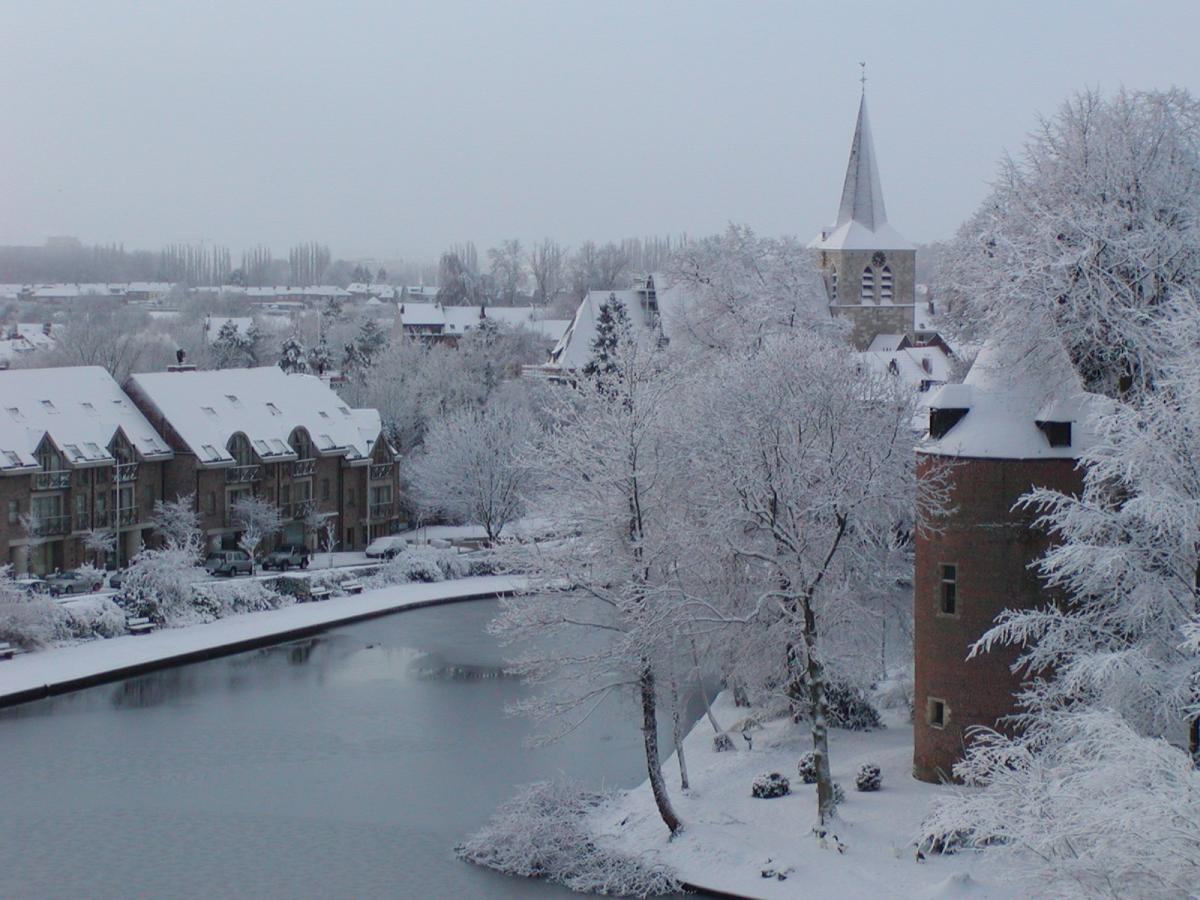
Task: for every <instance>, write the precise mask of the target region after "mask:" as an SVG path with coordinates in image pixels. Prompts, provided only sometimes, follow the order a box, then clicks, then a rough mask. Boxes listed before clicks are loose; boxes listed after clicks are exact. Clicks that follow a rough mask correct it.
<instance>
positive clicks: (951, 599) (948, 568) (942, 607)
mask: <svg viewBox="0 0 1200 900" xmlns="http://www.w3.org/2000/svg"><path fill="white" fill-rule="evenodd" d="M938 570H939V573H940V575H941V578H940V580H939V582H938V612H940V613H941V614H942V615H944V616H955V615H958V566H957V565H952V564H950V563H942V564H941V565H940V566H939V567H938Z"/></svg>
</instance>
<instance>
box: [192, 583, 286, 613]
mask: <svg viewBox="0 0 1200 900" xmlns="http://www.w3.org/2000/svg"><path fill="white" fill-rule="evenodd" d="M294 602H295V600H294V598H293V597H292V596H290V595H288V594H284V593H280V592H278V591H274V590H271V588H270V587H268V585H267V584H266V583H264V582H262V581H255V580H248V581H231V582H206V583H204V584H198V585H196V586H195V587H194V588H193V605H194V606H196V607H197V608H199V609H201V610H202V612H204V613H205V614H210V615H213V617H214V618H221V617H222V616H231V615H237V614H239V613H248V612H260V611H262V610H267V609H279V607H281V606H290V605H291V604H292V603H294Z"/></svg>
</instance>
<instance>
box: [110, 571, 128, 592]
mask: <svg viewBox="0 0 1200 900" xmlns="http://www.w3.org/2000/svg"><path fill="white" fill-rule="evenodd" d="M124 580H125V570H124V569H117V571H115V572H113V573H112V574H111V575H109V576H108V586H109V587H110V588H112V589H113V590H114V591H119V590H120V589H121V582H122V581H124Z"/></svg>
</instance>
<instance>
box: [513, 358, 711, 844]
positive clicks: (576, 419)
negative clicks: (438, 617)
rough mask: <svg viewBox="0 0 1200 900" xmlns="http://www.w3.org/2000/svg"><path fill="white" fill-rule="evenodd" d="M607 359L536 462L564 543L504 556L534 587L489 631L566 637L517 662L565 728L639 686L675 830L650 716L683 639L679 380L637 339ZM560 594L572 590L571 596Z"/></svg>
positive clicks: (563, 399) (658, 797)
mask: <svg viewBox="0 0 1200 900" xmlns="http://www.w3.org/2000/svg"><path fill="white" fill-rule="evenodd" d="M611 362H612V363H613V366H612V370H611V373H610V378H609V381H608V383H607V385H606V389H605V390H604V391H599V390H597V389H596V387H595V385H593V384H590V383H589V382H588V381H587V379H584V380H583V382H582V383H581V384H580V385H579V387H578V390H576V391H572V392H570V393H567V392H565V391H564V392H563V393H561V394H558V395H557V396H556V397H554V398H552V399H551V402H552V404H554V407H555V408H554V420H555V421H554V424H553V425H552V426H551V428H550V430H549V433H548V434H547V435H546V437H545V439H544V440H543V441H542V444H541V446H540V447H539V449H538V452H537V453H536V454H533V455H531V457H530V462H531V463H532V464H536V467H537V476H538V479H539V484H540V485H541V487H542V488H543V490H544V495H543V497H544V504H543V508H542V509H540V510H539V511H540V512H541V513H542V514H544V515H545V516H546V517H547V518H548V520H549V522H550V523H551V524H550V525H549V528H550V530H552V531H553V533H555V534H557V535H561V536H562V538H561V539H560V540H556V541H552V542H549V543H546V544H541V545H536V546H530V545H518V546H510V547H509V548H508V550H507V552H509V553H510V554H512V556H513V557H514V559H515V561H516V562H517V564H518V565H520V566H522V567H523V569H524V570H526V571H532V572H533V573H534V576H533V577H534V583H535V585H536V586H537V587H536V588H535V589H534V591H533V592H532V593H531V595H530V596H525V597H521V598H517V599H513V600H505V601H502V605H503V609H502V613H501V615H500V616H499V617H498V619H497V620H496V622H495V623H494V627H495V628H496V630H497V631H498V632H499V633H500V634H502V635H504V636H505V637H508V638H516V639H520V638H525V637H530V636H533V635H537V636H539V637H544V636H546V635H560V636H562V637H563V638H564V639H563V640H562V641H556V642H555V643H554V644H553V645H552V646H553V647H557V648H559V649H558V650H538V651H533V652H531V653H529V654H526V655H524V656H522V657H521V658H520V659H519V660H518V661H517V662H516V668H517V669H518V671H520V672H522V673H523V674H524V675H526V676H527V677H529V678H530V679H532V680H534V681H536V682H540V683H545V684H551V685H553V687H552V689H551V690H550V692H549V693H547V694H545V695H543V696H540V697H538V698H537V699H536V700H534V701H532V702H530V703H528V704H525V705H524V706H523V708H524V709H525V710H526V711H528V712H530V713H532V714H534V715H535V716H541V717H565V719H566V720H567V721H568V723H569V724H567V725H566V726H565V727H566V728H570V727H572V725H571V724H570V723H571V722H572V721H578V719H580V718H586V716H587V715H588V714H589V712H590V710H591V709H593V708H594V707H595V706H596V705H598V704H599V703H601V702H603V701H604V700H605V699H606V698H607V697H609V696H610V695H611V694H613V693H614V692H619V691H623V690H628V689H630V688H632V689H633V691H634V692H635V694H636V696H637V698H638V701H639V704H640V707H641V710H642V721H641V730H642V739H643V747H644V751H645V758H646V766H647V772H648V775H649V781H650V788H651V791H652V793H653V796H654V800H655V803H656V806H657V808H658V811H659V814H660V815H661V817H662V819H663V822H664V823H665V824H666V826H667V828H668V829H670V831H671V832H672V833H675V832H677V831H679V830H680V829H681V828H682V827H683V825H682V822H681V820H680V819H679V817H678V815H677V814H676V813H675V810H674V808H673V806H672V804H671V800H670V797H669V794H668V791H667V786H666V783H665V781H664V778H663V772H662V762H661V756H660V750H659V745H658V732H657V723H656V719H655V716H656V712H657V709H658V702H659V693H658V692H659V687H658V683H659V666H658V660H659V659H660V658H661V657H662V656H663V654H664V653H665V652H666V651H667V649H668V648H669V647H670V646H671V645H672V643H673V642H674V640H675V638H676V635H675V633H674V630H673V629H672V628H671V619H670V616H669V611H670V610H671V609H673V607H674V603H675V597H676V595H677V588H676V579H675V568H676V564H677V562H678V561H679V559H680V558H681V552H683V551H684V548H681V547H680V546H679V545H678V544H677V543H676V542H675V531H674V530H673V529H672V527H671V523H672V521H673V516H675V510H676V503H677V500H676V497H677V496H678V493H677V491H676V490H674V488H675V487H677V486H678V480H679V475H680V474H681V472H680V469H679V467H678V466H677V465H676V458H677V455H676V453H675V452H674V449H673V445H672V444H671V432H670V430H669V429H667V428H664V423H665V422H666V421H667V417H668V415H669V413H670V410H671V409H672V404H673V401H674V392H675V389H676V387H677V383H678V380H677V379H676V378H674V377H672V376H671V374H670V373H669V372H667V371H665V370H664V369H663V368H662V362H663V361H662V360H660V359H659V358H658V354H656V352H655V349H654V348H653V347H646V346H639V343H638V342H637V341H634V340H630V339H625V340H618V342H617V344H616V346H615V347H614V348H613V352H612V355H611ZM686 552H688V553H692V552H694V548H686ZM563 584H570V585H573V586H574V590H572V591H571V592H569V593H562V592H561V585H563ZM547 591H549V593H547ZM572 717H574V718H573V719H572Z"/></svg>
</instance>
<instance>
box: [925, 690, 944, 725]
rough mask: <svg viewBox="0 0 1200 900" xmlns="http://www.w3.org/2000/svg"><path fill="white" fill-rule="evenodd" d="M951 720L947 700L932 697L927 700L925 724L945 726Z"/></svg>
mask: <svg viewBox="0 0 1200 900" xmlns="http://www.w3.org/2000/svg"><path fill="white" fill-rule="evenodd" d="M949 721H950V707H948V706H947V705H946V701H945V700H939V699H938V698H937V697H930V698H928V699H927V700H926V701H925V724H927V725H928V726H929V727H930V728H945V727H946V723H947V722H949Z"/></svg>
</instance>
